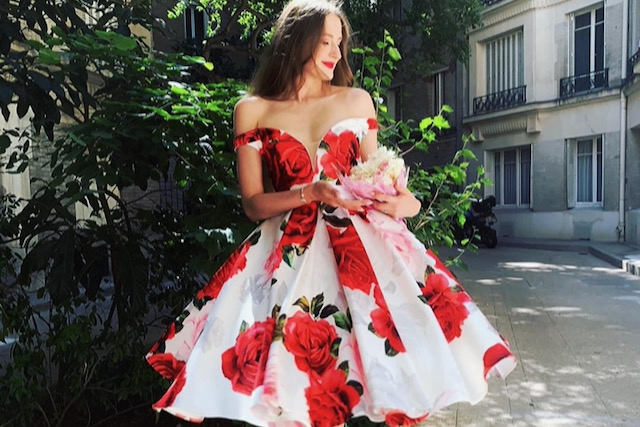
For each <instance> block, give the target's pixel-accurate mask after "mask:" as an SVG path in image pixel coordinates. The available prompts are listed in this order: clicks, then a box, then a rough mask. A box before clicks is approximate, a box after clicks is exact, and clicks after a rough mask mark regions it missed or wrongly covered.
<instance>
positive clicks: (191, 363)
mask: <svg viewBox="0 0 640 427" xmlns="http://www.w3.org/2000/svg"><path fill="white" fill-rule="evenodd" d="M375 128H377V123H376V121H375V120H373V119H365V118H353V119H346V120H342V121H340V122H339V123H336V124H335V125H334V126H333V127H332V128H331V130H330V131H329V132H327V134H326V135H325V136H324V137H323V139H322V142H321V143H320V145H319V149H318V151H317V155H316V158H315V159H312V158H310V156H309V153H308V151H307V150H306V148H305V146H304V145H303V144H302V143H301V142H299V141H297V140H296V139H295V138H294V137H292V136H291V135H289V134H287V133H286V132H285V131H282V130H278V129H271V128H258V129H254V130H251V131H249V132H246V133H244V134H241V135H238V136H237V137H236V139H235V141H234V146H235V147H236V148H237V147H239V146H242V145H249V146H251V147H253V148H255V149H256V150H258V151H259V152H260V154H261V156H262V158H263V161H264V164H265V165H266V167H268V170H269V173H270V177H271V182H272V183H273V185H274V188H275V189H276V190H277V191H280V190H288V189H295V188H298V187H300V186H302V185H305V184H309V183H312V182H314V181H318V180H327V181H329V182H337V178H338V176H337V173H336V170H341V171H348V170H349V169H350V167H351V166H352V165H354V164H355V163H356V161H357V160H358V159H359V156H360V154H359V144H360V142H361V141H362V139H363V138H364V137H365V135H366V134H367V132H368V131H369V130H370V129H375ZM147 360H148V361H149V363H150V364H151V365H152V366H153V367H154V368H155V369H156V370H157V371H158V372H159V373H160V374H162V375H163V376H164V377H165V378H167V379H168V380H170V381H171V386H170V387H169V389H168V391H167V392H166V394H165V395H164V396H163V397H162V398H161V399H160V400H159V401H158V402H157V403H156V404H155V405H154V408H155V409H157V410H165V411H167V412H170V413H172V414H174V415H176V416H178V417H181V418H184V419H187V420H190V421H199V420H202V419H204V418H209V417H211V418H228V419H236V420H244V421H246V422H249V423H251V424H254V425H260V426H266V425H278V426H280V425H301V426H318V427H333V426H336V425H339V424H342V423H344V422H345V421H346V420H348V419H349V418H351V417H359V416H367V417H369V419H371V420H372V421H374V422H381V421H386V423H387V424H389V425H408V424H413V423H416V422H419V421H422V420H424V419H425V418H426V417H428V416H429V414H432V413H434V412H435V411H437V410H439V409H441V408H443V407H445V406H447V405H450V404H452V403H454V402H461V401H465V402H471V403H476V402H478V401H480V400H481V399H482V398H483V397H484V396H485V394H486V393H487V381H486V379H487V378H488V376H489V375H491V374H493V373H496V374H498V375H500V376H502V377H504V376H505V375H507V374H508V373H509V372H511V370H512V369H513V368H514V366H515V363H516V361H515V358H514V357H513V355H512V354H511V352H510V351H509V346H508V344H507V343H506V342H505V341H504V340H503V339H502V338H501V336H500V335H499V334H498V333H497V332H496V331H495V329H494V328H493V327H492V325H491V324H490V323H489V321H488V320H487V319H486V317H485V316H484V315H483V314H482V313H481V312H480V311H479V310H478V308H477V307H476V305H475V304H474V303H473V302H472V300H471V298H470V297H469V295H468V294H467V293H466V292H465V291H464V290H463V289H462V287H461V286H460V284H459V283H458V282H457V281H456V279H455V277H454V276H453V275H452V274H451V273H450V272H449V271H448V270H447V269H446V268H445V266H444V265H443V264H442V263H441V262H440V260H439V259H438V258H437V257H436V256H435V255H434V254H433V253H432V252H431V251H430V250H428V249H426V248H425V247H424V246H423V245H422V243H420V242H419V241H418V240H417V239H416V238H415V237H414V235H413V234H412V233H411V232H410V231H409V230H408V229H407V228H406V226H405V225H404V223H402V222H398V221H395V220H393V219H392V218H389V217H387V216H386V215H383V214H381V213H379V212H377V211H373V210H371V211H367V212H366V214H350V213H349V212H347V211H345V210H343V209H333V208H328V207H324V206H321V205H319V204H318V203H315V202H314V203H309V204H307V205H305V206H301V207H299V208H296V209H293V210H292V211H289V212H286V213H285V214H282V215H279V216H276V217H273V218H270V219H268V220H265V221H264V222H262V223H261V224H260V225H259V226H258V228H256V230H255V231H254V232H253V233H252V234H251V235H250V236H249V237H248V238H247V239H246V240H245V241H244V242H243V243H242V244H241V245H240V246H239V247H238V248H237V249H236V251H235V252H234V253H233V254H232V255H231V257H230V258H229V259H228V260H227V261H226V262H225V264H224V265H223V266H222V267H221V268H220V270H219V271H218V272H217V273H216V274H215V275H214V276H213V278H212V279H211V280H210V282H209V283H208V284H207V285H206V286H205V287H204V288H202V289H201V290H200V291H199V292H198V294H197V295H196V297H195V299H194V301H193V302H192V303H191V304H189V305H188V306H187V307H186V309H185V311H183V313H182V314H181V315H180V316H179V317H178V318H177V319H176V320H175V322H174V323H173V324H171V325H170V327H169V329H168V330H167V332H166V333H165V334H164V336H163V337H162V338H161V339H160V341H159V342H158V343H157V344H156V345H155V346H154V347H153V348H152V349H151V350H150V352H149V354H148V355H147Z"/></svg>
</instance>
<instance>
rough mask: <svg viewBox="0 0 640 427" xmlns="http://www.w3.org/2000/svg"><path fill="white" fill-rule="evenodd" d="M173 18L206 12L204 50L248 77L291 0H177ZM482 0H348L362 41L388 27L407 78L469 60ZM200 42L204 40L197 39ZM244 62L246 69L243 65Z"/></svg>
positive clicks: (224, 71)
mask: <svg viewBox="0 0 640 427" xmlns="http://www.w3.org/2000/svg"><path fill="white" fill-rule="evenodd" d="M174 2H175V6H174V7H173V8H172V10H171V12H170V14H169V17H170V18H177V17H180V16H181V15H182V14H183V13H184V11H185V9H186V8H187V7H190V6H192V7H196V8H197V9H198V10H200V11H203V12H204V13H205V14H206V15H207V17H208V22H209V29H208V32H207V36H206V38H205V40H204V41H203V42H202V44H201V46H198V47H199V48H201V52H202V54H203V56H204V57H205V58H207V60H209V61H212V62H214V63H215V64H216V65H217V68H216V69H217V73H219V75H220V76H224V77H234V78H248V77H250V75H251V71H252V69H253V66H254V65H255V63H256V60H257V58H258V57H259V55H260V53H261V51H262V48H263V47H264V44H265V43H266V42H268V40H269V37H270V29H271V26H272V24H273V22H274V19H275V17H276V16H277V13H278V12H279V11H280V10H281V9H282V7H283V5H284V4H285V3H286V2H287V0H266V1H249V0H224V1H214V0H174ZM483 7H484V6H483V3H482V1H481V0H450V1H441V0H420V1H403V0H377V1H371V0H345V1H344V10H345V12H346V14H347V16H348V17H349V20H350V21H351V24H352V27H353V30H354V36H355V39H356V44H357V45H358V46H374V45H375V43H376V42H377V41H379V40H380V39H381V38H382V37H383V35H382V30H383V29H385V30H386V31H388V32H389V33H390V35H391V37H393V38H394V39H395V40H396V43H397V44H398V47H399V48H400V50H401V51H402V52H404V54H405V56H406V57H407V58H412V59H411V61H410V63H409V62H407V66H406V67H405V70H404V73H405V76H406V77H415V76H418V75H421V74H422V75H423V74H425V73H429V72H430V70H432V69H433V67H434V66H436V65H438V64H443V63H445V64H447V63H449V62H450V61H452V60H462V61H464V60H466V59H467V58H468V56H469V43H468V39H467V35H468V33H469V30H470V29H472V28H475V27H477V26H479V25H480V23H481V11H482V9H483ZM197 42H199V41H197ZM238 64H242V65H241V69H240V70H239V69H238Z"/></svg>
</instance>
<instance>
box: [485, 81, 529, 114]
mask: <svg viewBox="0 0 640 427" xmlns="http://www.w3.org/2000/svg"><path fill="white" fill-rule="evenodd" d="M526 103H527V86H518V87H516V88H513V89H507V90H503V91H502V92H495V93H490V94H489V95H486V96H480V97H478V98H474V99H473V114H483V113H489V112H491V111H498V110H506V109H507V108H513V107H517V106H518V105H522V104H526Z"/></svg>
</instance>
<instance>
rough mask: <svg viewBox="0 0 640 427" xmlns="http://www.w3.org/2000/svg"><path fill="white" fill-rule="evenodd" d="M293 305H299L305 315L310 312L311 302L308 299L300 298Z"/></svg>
mask: <svg viewBox="0 0 640 427" xmlns="http://www.w3.org/2000/svg"><path fill="white" fill-rule="evenodd" d="M293 305H297V306H298V307H300V308H301V309H302V311H304V312H305V313H308V312H309V300H308V299H307V297H304V296H303V297H300V298H298V299H297V300H296V302H294V303H293Z"/></svg>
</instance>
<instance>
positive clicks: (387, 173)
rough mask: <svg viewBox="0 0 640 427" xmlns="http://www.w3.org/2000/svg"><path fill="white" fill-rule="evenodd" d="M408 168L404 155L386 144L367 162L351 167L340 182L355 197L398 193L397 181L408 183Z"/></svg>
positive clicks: (365, 197) (402, 184)
mask: <svg viewBox="0 0 640 427" xmlns="http://www.w3.org/2000/svg"><path fill="white" fill-rule="evenodd" d="M408 175H409V173H408V170H407V168H406V166H405V164H404V160H403V159H402V157H400V156H398V154H397V153H396V152H395V151H393V150H391V149H389V148H387V147H384V146H380V147H378V149H377V151H376V152H375V153H373V154H372V155H371V156H370V157H369V158H368V159H367V161H366V162H360V163H358V164H357V165H355V166H354V167H352V168H351V171H350V172H349V175H346V176H342V177H341V179H340V182H341V183H342V185H343V186H344V187H345V188H346V189H347V190H348V192H349V193H351V195H352V196H353V197H356V198H358V199H373V195H374V194H375V193H384V194H389V195H394V196H395V195H396V194H398V191H397V190H396V188H395V185H396V183H398V184H400V185H401V186H403V187H404V186H406V185H407V179H408Z"/></svg>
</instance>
